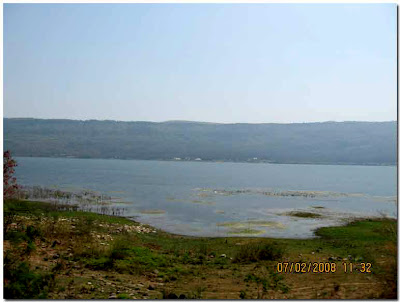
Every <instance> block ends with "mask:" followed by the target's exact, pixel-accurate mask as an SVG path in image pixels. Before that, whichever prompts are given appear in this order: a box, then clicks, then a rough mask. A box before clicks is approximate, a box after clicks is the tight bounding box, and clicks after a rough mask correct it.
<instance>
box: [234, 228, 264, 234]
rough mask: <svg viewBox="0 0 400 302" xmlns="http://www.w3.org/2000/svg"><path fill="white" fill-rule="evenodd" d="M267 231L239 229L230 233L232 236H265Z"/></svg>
mask: <svg viewBox="0 0 400 302" xmlns="http://www.w3.org/2000/svg"><path fill="white" fill-rule="evenodd" d="M264 233H265V230H254V229H238V230H232V231H230V232H228V234H230V235H261V234H264Z"/></svg>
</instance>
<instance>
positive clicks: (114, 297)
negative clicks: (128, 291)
mask: <svg viewBox="0 0 400 302" xmlns="http://www.w3.org/2000/svg"><path fill="white" fill-rule="evenodd" d="M108 299H117V294H115V293H112V294H111V295H110V296H109V297H108Z"/></svg>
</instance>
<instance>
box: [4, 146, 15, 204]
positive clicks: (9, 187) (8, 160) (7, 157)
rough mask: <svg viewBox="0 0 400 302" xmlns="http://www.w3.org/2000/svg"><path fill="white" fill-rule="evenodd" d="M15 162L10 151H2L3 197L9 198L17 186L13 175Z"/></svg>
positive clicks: (13, 194)
mask: <svg viewBox="0 0 400 302" xmlns="http://www.w3.org/2000/svg"><path fill="white" fill-rule="evenodd" d="M16 166H17V162H16V161H15V160H14V159H13V158H12V157H11V152H10V151H8V150H7V151H5V152H4V153H3V198H4V199H11V198H13V197H15V196H16V194H17V192H18V188H19V186H18V185H17V179H16V178H15V177H14V172H15V169H14V168H15V167H16Z"/></svg>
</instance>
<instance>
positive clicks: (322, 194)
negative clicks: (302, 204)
mask: <svg viewBox="0 0 400 302" xmlns="http://www.w3.org/2000/svg"><path fill="white" fill-rule="evenodd" d="M196 190H199V191H201V192H210V193H214V194H218V195H224V196H231V195H237V194H262V195H265V196H273V197H304V198H327V197H364V196H365V194H362V193H342V192H330V191H300V190H286V191H280V190H272V189H268V190H265V189H234V190H228V189H226V190H225V189H196Z"/></svg>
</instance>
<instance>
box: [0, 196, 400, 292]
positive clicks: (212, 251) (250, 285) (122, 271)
mask: <svg viewBox="0 0 400 302" xmlns="http://www.w3.org/2000/svg"><path fill="white" fill-rule="evenodd" d="M317 235H318V236H319V237H318V238H314V239H306V240H304V239H303V240H296V239H269V238H243V237H241V238H192V237H184V236H177V235H171V234H168V233H165V232H162V231H160V230H156V229H154V228H151V227H149V226H145V225H141V224H139V223H136V222H133V221H131V220H128V219H125V218H121V217H115V216H107V215H98V214H94V213H87V212H77V211H73V209H71V210H70V211H69V210H68V208H67V209H65V208H64V209H62V210H61V209H57V207H56V206H55V205H51V204H47V203H41V202H27V201H16V200H14V201H5V202H4V240H5V241H4V292H5V298H52V299H65V298H67V299H76V298H79V299H90V298H95V299H108V298H120V299H124V298H126V299H155V298H168V299H172V298H197V299H199V298H202V299H225V298H228V299H239V298H245V299H252V298H264V299H269V298H281V299H283V298H297V299H300V298H301V299H307V298H312V299H315V298H319V299H321V298H337V299H340V298H347V299H352V298H395V297H396V292H397V285H396V284H397V262H396V259H397V258H396V257H397V222H396V221H395V220H392V219H386V218H382V219H374V220H359V221H354V222H351V223H349V224H348V225H346V226H342V227H327V228H321V229H319V230H318V231H317ZM279 262H289V263H293V262H294V263H300V264H299V265H298V267H301V268H302V269H303V268H308V264H309V263H310V262H312V263H315V262H324V263H331V264H336V271H335V272H328V273H313V272H304V273H302V272H287V273H279V272H278V271H277V264H278V263H279ZM301 263H304V264H301ZM343 263H346V264H347V272H345V269H344V268H345V267H344V264H343ZM350 263H351V265H352V266H353V267H352V272H350V271H349V268H350ZM362 263H365V264H367V263H368V264H370V267H369V266H368V267H369V269H368V271H369V270H370V271H371V272H361V271H364V270H365V271H366V270H367V269H366V267H362ZM328 266H329V265H328ZM329 267H332V266H329ZM288 269H290V264H289V266H288ZM293 270H296V268H295V266H294V269H293ZM306 270H307V269H306ZM317 270H319V269H317Z"/></svg>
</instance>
